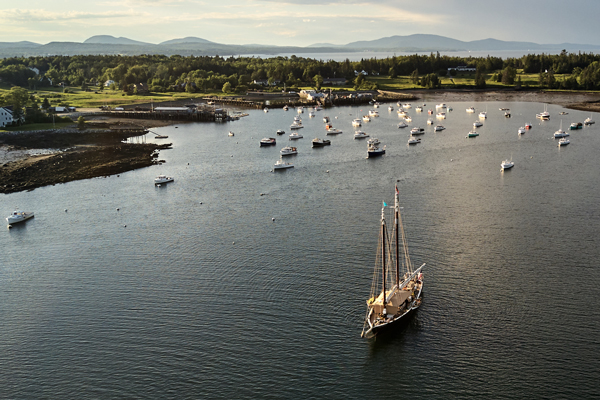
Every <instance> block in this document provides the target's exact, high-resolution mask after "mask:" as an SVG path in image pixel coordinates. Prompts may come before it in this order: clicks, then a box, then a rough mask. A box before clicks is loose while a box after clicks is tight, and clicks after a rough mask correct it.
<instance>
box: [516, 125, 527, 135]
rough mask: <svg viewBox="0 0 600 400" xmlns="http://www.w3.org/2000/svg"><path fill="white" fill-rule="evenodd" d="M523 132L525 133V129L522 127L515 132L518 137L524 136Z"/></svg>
mask: <svg viewBox="0 0 600 400" xmlns="http://www.w3.org/2000/svg"><path fill="white" fill-rule="evenodd" d="M525 132H527V131H526V130H525V128H524V127H520V128H519V129H518V130H517V133H518V134H519V135H522V134H524V133H525Z"/></svg>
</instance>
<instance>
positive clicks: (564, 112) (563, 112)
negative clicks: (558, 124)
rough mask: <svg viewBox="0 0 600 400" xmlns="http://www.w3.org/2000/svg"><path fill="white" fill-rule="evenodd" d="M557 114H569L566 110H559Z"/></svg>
mask: <svg viewBox="0 0 600 400" xmlns="http://www.w3.org/2000/svg"><path fill="white" fill-rule="evenodd" d="M559 114H560V115H567V114H569V113H568V112H566V111H561V112H559Z"/></svg>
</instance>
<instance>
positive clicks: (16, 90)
mask: <svg viewBox="0 0 600 400" xmlns="http://www.w3.org/2000/svg"><path fill="white" fill-rule="evenodd" d="M28 101H29V92H28V91H27V89H23V88H22V87H19V86H13V87H11V88H10V90H9V91H8V92H6V93H5V94H4V96H3V98H2V100H0V102H1V103H2V104H5V105H12V106H13V119H14V120H15V121H17V123H20V122H21V120H22V119H23V116H24V113H23V107H25V106H26V105H27V102H28Z"/></svg>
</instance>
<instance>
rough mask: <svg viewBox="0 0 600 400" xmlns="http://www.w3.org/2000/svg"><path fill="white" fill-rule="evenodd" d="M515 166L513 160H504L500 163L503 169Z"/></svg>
mask: <svg viewBox="0 0 600 400" xmlns="http://www.w3.org/2000/svg"><path fill="white" fill-rule="evenodd" d="M514 166H515V163H514V162H513V161H512V160H504V161H502V163H501V164H500V168H501V169H502V170H505V169H511V168H512V167H514Z"/></svg>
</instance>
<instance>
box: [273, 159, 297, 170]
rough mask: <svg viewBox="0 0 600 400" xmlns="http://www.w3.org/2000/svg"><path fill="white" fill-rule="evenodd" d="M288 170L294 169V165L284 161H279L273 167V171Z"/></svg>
mask: <svg viewBox="0 0 600 400" xmlns="http://www.w3.org/2000/svg"><path fill="white" fill-rule="evenodd" d="M286 168H294V164H292V163H288V162H285V161H283V159H281V158H280V159H279V160H277V162H276V163H275V165H273V169H274V170H276V169H286Z"/></svg>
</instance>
